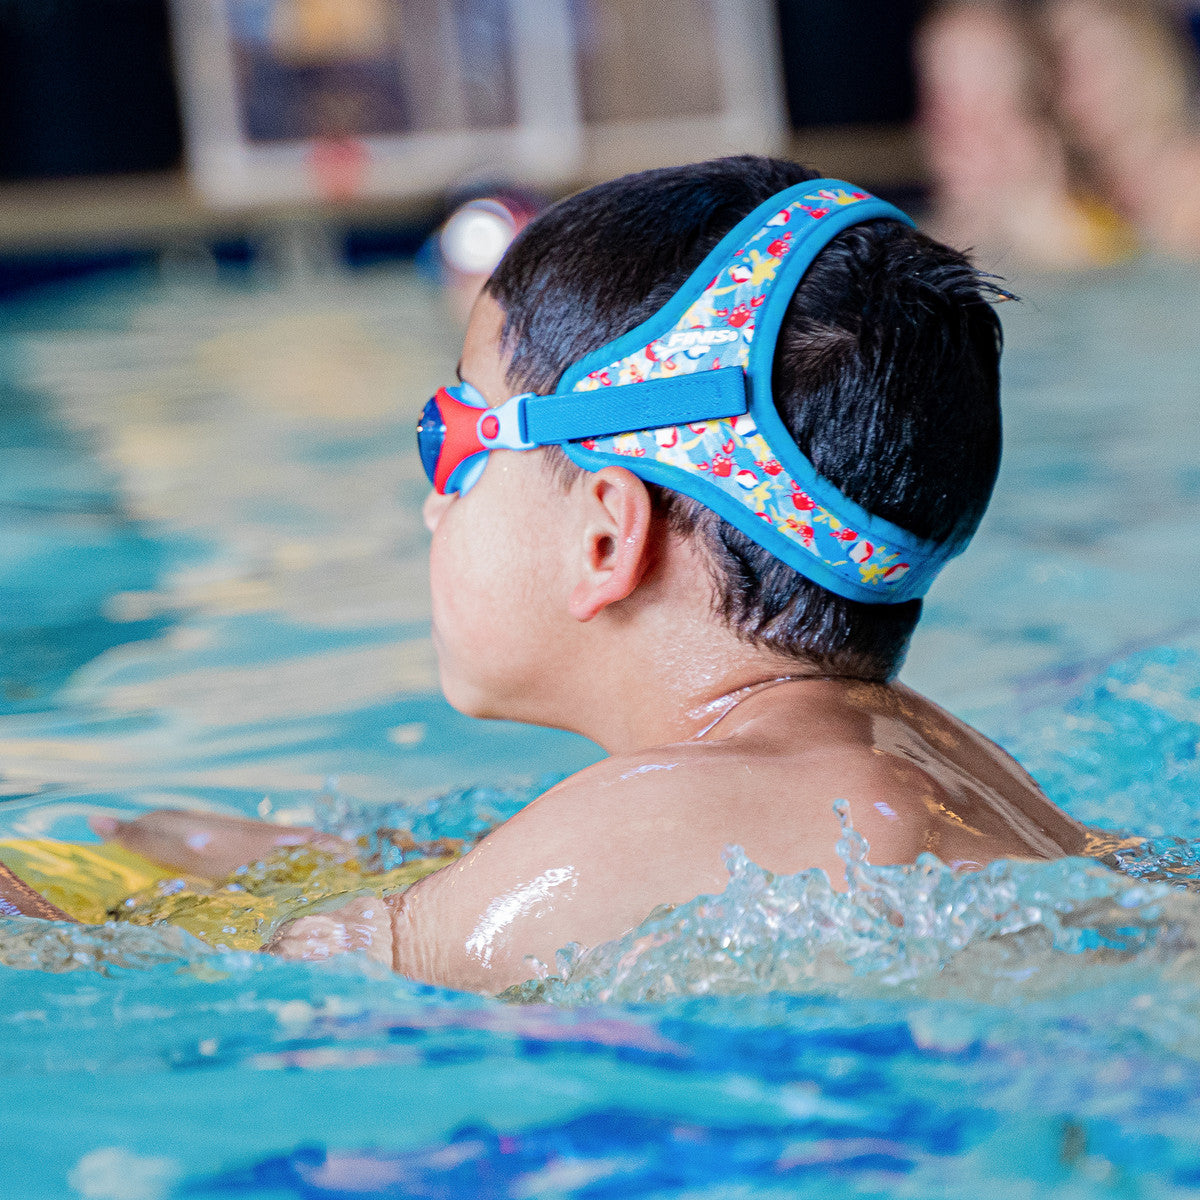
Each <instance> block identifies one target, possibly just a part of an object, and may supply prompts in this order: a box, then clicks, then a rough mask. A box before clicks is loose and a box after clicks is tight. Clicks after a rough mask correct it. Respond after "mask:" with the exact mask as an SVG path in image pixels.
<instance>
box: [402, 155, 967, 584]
mask: <svg viewBox="0 0 1200 1200" xmlns="http://www.w3.org/2000/svg"><path fill="white" fill-rule="evenodd" d="M881 219H886V220H893V221H902V222H904V223H905V224H908V225H912V224H913V221H912V220H911V218H909V217H908V216H906V215H905V214H904V213H902V212H901V211H900V210H899V209H898V208H895V207H894V206H893V205H891V204H888V203H887V202H886V201H883V200H880V199H878V198H877V197H875V196H872V195H870V194H869V193H867V192H864V191H861V190H860V189H857V188H855V187H853V185H851V184H848V183H844V182H842V181H840V180H835V179H817V180H812V181H810V182H808V183H802V184H798V185H796V186H795V187H792V188H789V189H787V190H786V191H784V192H780V193H779V194H778V195H776V196H774V197H772V198H771V199H770V200H768V201H767V202H766V203H765V204H762V205H760V206H759V207H758V208H757V209H755V210H754V211H753V212H752V213H750V215H749V216H747V217H746V218H745V219H744V220H742V221H740V222H739V223H738V224H737V226H735V227H734V228H733V229H732V230H731V231H730V232H729V233H728V234H727V235H726V236H725V237H724V238H722V239H721V241H720V243H719V244H718V245H717V246H716V247H715V248H714V249H713V250H712V252H711V253H710V254H709V255H708V256H707V257H706V258H705V260H704V261H703V262H702V263H701V264H700V266H699V267H698V268H697V269H696V270H695V271H694V272H693V273H692V275H691V276H690V277H689V278H688V280H687V281H686V282H685V283H684V284H683V286H682V287H681V288H680V289H679V290H678V291H677V292H676V293H675V295H674V296H673V297H672V298H671V299H670V300H668V301H667V303H666V304H665V305H663V307H662V308H661V309H659V311H658V312H657V313H655V314H654V316H652V317H650V318H649V320H647V321H645V322H643V323H642V324H641V325H639V326H637V328H635V329H633V330H631V331H630V332H628V333H626V334H624V335H622V336H621V337H619V338H617V339H616V340H615V341H613V342H610V343H609V344H608V345H606V346H603V347H601V348H600V349H599V350H596V351H594V352H593V353H591V354H588V355H585V356H584V357H583V358H582V359H581V360H580V361H579V362H577V363H575V364H574V365H573V366H571V367H570V368H569V369H568V370H567V371H566V373H565V374H564V375H563V377H562V380H561V382H560V383H559V387H558V390H557V391H556V392H555V393H554V394H553V395H550V396H539V395H536V394H534V393H532V392H523V393H521V394H520V395H517V396H512V397H510V398H509V399H508V400H506V401H505V402H504V403H503V404H500V405H497V406H495V407H489V406H488V404H487V401H486V400H484V398H483V397H482V396H481V395H480V394H479V392H478V391H476V389H475V388H473V387H472V386H471V385H470V384H469V383H461V384H458V385H455V386H452V387H444V388H440V389H439V390H438V392H437V394H436V395H435V396H434V397H433V398H432V399H431V400H430V401H429V402H428V404H426V406H425V410H424V412H423V413H422V415H421V420H420V422H419V423H418V425H417V441H418V446H419V449H420V454H421V461H422V463H423V465H424V467H425V473H426V474H427V475H428V476H429V479H430V482H431V483H432V484H433V486H434V488H435V489H436V490H437V491H438V492H439V493H441V494H443V495H446V494H450V493H453V492H459V493H463V492H466V491H467V490H468V489H469V488H471V487H472V486H473V485H474V483H475V482H476V481H477V480H478V479H479V476H480V475H481V474H482V473H483V468H484V466H485V465H486V462H487V455H488V453H489V452H490V451H492V450H495V449H505V450H529V449H533V448H534V447H536V446H547V445H560V446H561V447H562V448H563V450H564V452H565V453H566V454H567V456H568V457H569V458H570V459H571V460H572V461H573V462H575V463H576V464H578V465H579V466H580V467H583V468H585V469H586V470H589V471H595V470H599V469H600V468H601V467H604V466H609V465H617V466H622V467H625V468H627V469H628V470H630V471H632V472H633V473H634V474H636V475H638V476H640V477H641V478H643V479H645V480H647V481H649V482H652V483H656V484H660V485H662V486H663V487H667V488H671V489H673V490H675V491H677V492H681V493H683V494H684V495H686V496H691V497H692V498H693V499H695V500H698V501H699V502H700V503H701V504H703V505H705V506H706V507H708V508H710V509H712V510H713V511H714V512H716V513H717V514H718V515H719V516H721V517H723V518H724V519H725V520H726V521H728V522H730V524H732V525H734V526H735V527H736V528H738V529H740V530H741V531H742V532H743V533H744V534H746V536H747V537H749V538H751V539H752V540H753V541H755V542H757V543H758V544H759V545H761V546H763V547H764V548H765V549H766V550H768V551H770V552H771V553H772V554H774V555H775V556H776V557H777V558H779V559H782V560H783V561H784V562H785V563H787V564H788V565H789V566H791V567H793V568H794V569H795V570H797V571H799V572H800V574H802V575H803V576H805V577H806V578H807V579H810V580H812V581H813V582H814V583H817V584H820V585H821V586H822V587H825V588H828V589H829V590H830V591H831V592H834V593H836V594H837V595H839V596H844V597H846V598H847V599H850V600H858V601H863V602H865V603H868V604H898V603H901V602H903V601H906V600H911V599H914V598H916V597H919V596H923V595H924V594H925V592H926V591H927V590H928V588H929V585H930V584H931V583H932V582H933V579H934V577H935V576H936V575H937V573H938V571H940V570H941V568H942V567H943V566H944V565H945V563H946V562H947V561H948V560H949V559H950V558H952V557H954V556H955V555H956V554H959V553H961V552H962V550H963V549H965V547H966V541H965V540H963V539H960V540H958V541H950V542H946V543H937V542H931V541H927V540H925V539H923V538H918V537H916V536H915V535H914V534H911V533H909V532H907V531H906V530H904V529H901V528H900V527H899V526H896V525H893V524H892V523H891V522H889V521H885V520H883V518H881V517H877V516H874V515H873V514H871V513H868V512H867V511H866V510H865V509H863V508H862V507H860V506H859V505H857V504H855V503H854V501H852V500H850V499H849V498H848V497H846V496H843V495H842V494H841V492H840V491H839V490H838V489H837V488H836V487H835V486H834V485H833V484H831V483H830V482H829V481H828V480H827V479H823V478H822V477H821V476H819V475H818V474H817V472H816V470H815V468H814V467H813V465H812V464H811V463H810V462H809V461H808V459H807V458H806V457H805V456H804V455H803V454H801V452H800V450H799V449H798V447H797V446H796V444H795V442H794V441H793V440H792V438H791V435H790V434H789V433H788V431H787V428H786V427H785V426H784V424H783V420H782V419H781V418H780V416H779V413H778V411H777V409H776V407H775V402H774V400H773V398H772V396H771V370H772V366H773V362H774V357H775V343H776V341H777V339H778V336H779V329H780V326H781V325H782V323H783V318H784V314H785V313H786V311H787V308H788V304H789V303H790V301H791V298H792V295H793V294H794V292H795V291H796V288H797V287H798V286H799V284H800V281H801V279H802V278H803V277H804V273H805V272H806V271H807V270H808V267H809V266H810V265H811V263H812V261H813V259H814V258H816V256H817V254H818V253H820V251H821V250H822V249H823V248H824V247H825V246H826V245H827V244H828V243H829V242H830V240H831V239H833V238H834V237H836V236H837V235H838V234H839V233H841V232H842V231H843V230H844V229H847V228H849V227H851V226H853V225H858V224H861V223H863V222H865V221H876V220H881Z"/></svg>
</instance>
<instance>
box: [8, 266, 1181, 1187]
mask: <svg viewBox="0 0 1200 1200" xmlns="http://www.w3.org/2000/svg"><path fill="white" fill-rule="evenodd" d="M1198 282H1200V281H1198V280H1197V278H1196V276H1195V274H1194V272H1190V271H1187V270H1184V269H1181V268H1174V267H1168V266H1165V265H1162V264H1154V263H1149V262H1147V263H1141V264H1135V265H1133V266H1130V267H1126V268H1123V269H1122V271H1121V272H1118V273H1114V274H1112V275H1097V276H1091V277H1085V278H1081V279H1078V280H1074V281H1071V282H1070V283H1069V284H1063V285H1058V284H1050V283H1048V282H1040V283H1037V284H1036V285H1030V286H1027V287H1022V286H1020V281H1017V283H1018V287H1017V290H1018V291H1025V292H1027V293H1028V294H1029V296H1030V299H1029V300H1028V301H1027V302H1026V304H1025V305H1024V306H1023V307H1022V308H1020V309H1017V308H1016V306H1012V305H1006V306H1005V310H1006V311H1005V322H1006V330H1007V335H1008V342H1009V351H1008V364H1007V368H1006V379H1007V389H1008V393H1007V404H1008V427H1007V454H1008V458H1007V465H1006V467H1005V471H1004V473H1003V475H1002V478H1001V484H1000V487H999V489H998V493H997V498H996V503H995V505H994V507H993V509H992V511H991V513H990V514H989V517H988V518H987V521H986V522H985V526H984V529H983V530H982V531H981V534H980V537H979V540H978V543H977V545H976V546H975V547H973V548H972V550H971V552H970V553H969V554H967V555H966V556H964V558H963V559H961V560H958V561H956V562H955V563H954V564H953V565H952V566H951V568H950V569H949V571H948V572H947V575H946V577H945V579H944V581H943V582H942V583H940V584H939V586H938V587H937V588H936V589H935V591H934V593H933V596H932V597H931V600H930V603H929V605H928V611H927V618H926V621H925V623H924V624H923V627H922V632H921V633H920V634H919V635H918V638H917V641H916V644H915V646H914V652H913V656H912V659H911V662H910V665H909V667H908V668H907V670H906V678H907V679H908V681H909V682H911V683H912V684H913V685H914V686H917V687H918V688H920V689H921V690H925V691H927V692H929V693H931V694H932V695H933V696H934V698H935V699H938V700H940V701H942V702H943V703H946V704H947V705H948V706H950V707H951V708H953V709H954V710H955V711H957V712H960V713H961V714H962V715H964V716H966V717H968V718H970V719H974V720H976V721H977V722H979V723H980V725H981V726H982V727H983V728H984V730H985V732H988V733H989V734H991V735H992V736H994V737H996V738H998V739H999V740H1000V741H1001V742H1002V743H1003V744H1004V745H1006V746H1007V747H1008V748H1009V749H1010V750H1012V751H1013V752H1014V753H1015V754H1016V755H1017V756H1018V757H1019V758H1020V759H1021V760H1022V762H1023V763H1025V765H1026V766H1027V767H1028V768H1029V769H1030V770H1031V771H1032V772H1033V773H1034V774H1035V776H1036V777H1037V778H1038V779H1039V780H1040V781H1041V782H1042V784H1043V786H1045V787H1046V788H1047V790H1048V791H1049V792H1050V794H1051V795H1052V796H1053V797H1054V799H1056V800H1057V801H1058V802H1059V803H1061V804H1063V805H1064V807H1066V808H1068V809H1069V810H1070V811H1071V812H1072V813H1073V814H1074V815H1076V816H1077V817H1079V818H1081V819H1083V820H1086V821H1088V822H1089V823H1091V824H1092V825H1093V826H1095V827H1096V828H1097V836H1096V842H1095V847H1094V849H1095V852H1096V854H1097V856H1098V857H1097V858H1094V859H1078V860H1069V861H1065V862H1059V863H998V864H993V865H992V866H991V867H989V868H987V869H986V870H984V871H982V872H975V873H971V874H962V875H955V874H953V873H952V872H950V871H949V870H948V869H947V868H945V867H944V866H942V865H941V864H939V863H937V862H936V861H934V860H925V861H922V862H921V863H919V864H917V865H916V866H915V867H910V868H896V867H874V866H872V865H871V864H870V862H869V850H868V849H867V848H866V847H865V846H864V845H863V844H862V842H861V839H858V838H857V837H856V835H854V834H853V833H852V832H848V833H847V836H846V837H845V838H844V840H843V846H842V848H843V851H844V857H845V859H846V860H847V870H848V879H849V883H850V888H849V890H848V891H846V892H835V891H834V890H833V889H832V888H831V887H830V885H829V882H828V881H827V880H826V879H825V878H824V877H823V876H821V875H820V874H818V873H802V874H801V875H798V876H794V877H791V878H783V877H773V876H771V875H769V874H768V873H766V872H764V871H762V870H761V869H759V868H758V867H756V866H755V865H754V864H753V863H750V862H747V861H746V860H745V859H744V857H741V856H739V855H738V854H737V853H736V852H731V854H730V856H729V861H728V865H729V868H730V883H729V886H728V887H727V888H726V890H725V891H724V892H723V893H722V894H721V895H719V896H713V897H701V898H698V899H697V900H695V901H693V902H691V903H690V904H687V905H681V906H679V907H677V908H675V909H674V910H672V911H660V912H658V913H655V914H651V915H650V916H649V917H648V919H647V920H646V921H645V922H644V923H643V925H642V926H641V927H639V929H637V930H635V931H633V932H631V933H630V934H629V935H627V936H626V937H625V938H623V939H621V940H620V941H619V942H617V943H613V944H612V945H609V946H604V947H597V948H594V949H592V950H591V951H589V952H587V953H584V954H580V953H577V952H574V951H571V950H566V951H564V953H563V954H562V955H561V956H560V959H559V961H558V962H557V963H552V964H546V966H545V971H544V973H543V974H544V977H543V978H538V979H535V980H534V981H532V982H531V984H529V985H527V986H526V988H524V989H522V990H521V991H520V992H519V993H514V994H513V995H511V996H510V997H508V998H507V999H508V1001H509V1002H500V1001H496V1000H490V999H484V998H479V997H471V996H462V995H456V994H452V993H448V992H443V991H438V990H437V989H432V988H427V987H423V986H420V985H416V984H413V983H410V982H408V981H405V980H402V979H398V978H395V977H392V976H391V975H389V974H387V973H385V972H383V971H381V970H380V969H379V968H377V967H375V966H372V965H371V964H370V963H368V962H366V961H365V960H358V959H349V960H345V961H342V962H338V963H336V964H335V965H333V966H328V965H325V966H321V967H317V966H308V965H304V964H294V963H284V962H279V961H276V960H273V959H271V958H269V957H267V956H263V955H258V954H251V953H237V952H224V951H220V950H217V949H214V948H213V947H212V946H206V945H205V944H204V943H203V942H201V941H199V940H198V939H195V938H191V937H190V936H189V935H188V934H186V933H185V932H183V931H181V930H178V929H173V928H172V927H170V926H156V927H154V928H141V927H137V926H133V925H129V924H120V923H118V924H113V925H109V926H105V927H102V928H98V929H97V928H93V929H71V928H67V927H64V926H60V925H55V924H51V923H46V922H38V921H29V920H22V919H19V918H16V919H7V920H4V921H2V922H0V963H2V964H3V969H0V988H2V989H3V1003H2V1004H0V1073H2V1079H0V1085H2V1086H3V1096H4V1110H5V1131H6V1137H5V1139H4V1140H3V1142H2V1143H0V1170H3V1171H5V1173H6V1175H5V1177H6V1178H8V1179H19V1180H21V1181H22V1185H23V1191H22V1193H21V1194H22V1195H28V1196H30V1197H33V1198H35V1200H40V1198H41V1197H60V1196H65V1197H103V1196H109V1197H113V1198H116V1197H122V1196H123V1197H125V1198H126V1200H131V1198H133V1197H138V1198H139V1200H142V1198H146V1200H171V1198H173V1197H183V1196H187V1197H193V1198H195V1197H199V1198H200V1200H206V1198H215V1197H230V1196H238V1197H252V1198H255V1200H279V1198H280V1197H293V1196H294V1197H323V1198H330V1197H335V1196H336V1197H339V1198H344V1197H346V1196H360V1197H361V1196H381V1197H401V1196H404V1197H409V1196H470V1197H497V1198H499V1197H538V1196H556V1197H558V1196H563V1197H566V1196H571V1197H589V1198H593V1197H608V1196H612V1197H616V1196H645V1197H651V1196H653V1197H660V1196H661V1197H666V1196H671V1197H682V1196H687V1197H701V1196H703V1197H709V1196H711V1197H721V1198H722V1200H724V1198H726V1197H733V1198H737V1197H756V1198H757V1197H767V1196H804V1195H809V1194H812V1195H814V1196H828V1195H830V1194H831V1193H832V1192H833V1191H834V1190H835V1189H836V1191H837V1192H838V1193H839V1194H840V1193H850V1194H861V1195H877V1196H888V1197H900V1196H914V1197H915V1196H919V1197H923V1198H924V1197H937V1196H956V1197H957V1196H962V1195H966V1194H998V1195H1006V1196H1007V1195H1013V1196H1021V1197H1037V1196H1051V1195H1053V1196H1055V1197H1064V1196H1065V1197H1073V1196H1108V1195H1112V1196H1122V1197H1124V1196H1136V1197H1159V1196H1188V1195H1195V1194H1197V1193H1198V1192H1200V1152H1197V1150H1196V1139H1195V1129H1196V1128H1197V1125H1198V1122H1200V1106H1198V1103H1197V1100H1196V1097H1197V1096H1198V1095H1200V1039H1198V1037H1197V1034H1198V1033H1200V1011H1198V1005H1197V1000H1196V996H1197V995H1198V994H1200V988H1198V986H1197V985H1198V983H1200V980H1198V979H1197V971H1198V969H1200V968H1198V966H1197V964H1198V962H1200V959H1198V958H1197V946H1198V944H1200V924H1198V922H1200V911H1198V910H1197V904H1198V903H1200V896H1197V893H1196V887H1197V884H1198V882H1200V841H1198V840H1197V839H1200V786H1198V784H1200V765H1198V761H1200V756H1198V752H1197V748H1198V743H1200V627H1198V623H1197V620H1196V615H1195V614H1196V604H1195V597H1194V592H1195V580H1196V579H1197V578H1200V486H1198V480H1200V477H1198V476H1197V474H1196V467H1195V463H1196V462H1197V461H1198V459H1200V455H1198V451H1200V445H1198V442H1200V433H1198V432H1197V428H1196V422H1195V419H1194V406H1195V384H1194V380H1195V379H1196V378H1197V377H1200V348H1198V347H1197V345H1196V341H1195V336H1194V330H1193V325H1194V321H1193V319H1192V317H1191V315H1190V314H1192V313H1194V310H1195V301H1194V297H1195V295H1196V288H1197V283H1198ZM3 335H4V347H5V349H4V353H3V355H2V356H0V359H2V366H3V372H2V374H3V379H4V383H3V388H4V391H3V394H2V396H0V400H2V401H3V405H2V407H0V435H2V441H0V446H2V451H0V452H2V454H3V458H4V465H5V470H4V471H3V472H0V518H2V519H0V529H3V531H4V532H3V533H0V592H2V593H3V596H4V603H3V604H2V605H0V610H2V611H0V683H2V685H3V687H4V689H5V695H6V700H5V701H4V702H3V703H4V704H5V705H6V707H4V708H3V709H0V798H2V799H0V833H3V835H4V836H9V837H14V836H15V837H22V836H25V837H46V836H49V837H60V838H66V839H76V840H83V839H86V838H87V837H88V836H89V835H88V832H87V827H86V823H85V820H84V818H85V817H86V815H87V814H88V813H90V812H96V811H105V812H112V813H129V812H133V811H137V810H139V809H141V808H145V807H151V806H155V805H159V804H163V803H166V804H171V805H177V806H185V807H208V808H211V809H214V810H217V811H230V812H240V813H244V814H246V815H252V816H254V815H257V816H263V817H266V818H267V819H272V818H276V819H282V820H311V821H315V822H317V823H318V824H321V825H322V826H323V827H325V828H328V829H331V830H335V831H340V832H344V833H347V834H351V835H353V836H355V837H358V836H362V837H363V838H364V839H365V842H366V845H365V848H364V854H365V855H366V856H367V857H369V858H370V859H371V860H372V862H373V863H374V864H375V865H376V866H380V867H384V868H387V867H389V866H394V865H395V863H394V862H392V861H390V860H389V859H388V855H389V854H392V853H394V852H395V849H396V843H395V842H394V840H392V839H390V837H389V836H386V835H380V833H379V831H380V830H381V829H384V828H395V827H404V828H407V829H409V830H410V831H411V832H412V835H413V837H414V838H415V839H416V840H417V841H420V842H434V841H436V840H437V839H439V838H451V839H461V840H465V841H468V842H469V841H470V840H472V839H474V838H476V837H478V836H480V835H481V834H482V833H483V832H485V831H486V829H487V828H489V827H490V826H491V825H492V824H494V823H495V822H496V821H498V820H502V819H504V818H505V817H507V816H508V815H510V814H511V813H512V812H514V811H516V810H517V809H519V807H520V806H521V805H523V804H524V803H526V802H528V800H529V799H530V798H531V797H532V796H533V795H535V794H537V792H538V791H539V790H540V789H541V788H542V787H544V786H545V785H546V783H547V782H549V781H551V780H552V779H553V778H557V777H561V776H562V775H563V774H566V773H569V772H570V771H572V770H574V769H577V768H578V767H579V766H581V765H584V764H585V763H586V762H588V761H590V760H591V758H592V757H593V756H594V751H593V750H592V749H591V748H590V747H588V746H586V745H584V744H582V743H580V742H579V741H578V740H577V739H572V738H569V737H567V736H565V735H556V734H551V733H547V732H546V731H538V730H522V729H517V728H511V727H495V726H487V725H480V724H477V723H473V722H469V721H467V720H466V719H464V718H462V717H459V716H458V715H457V714H455V713H454V712H453V711H452V710H450V709H449V708H448V707H447V706H446V705H445V704H444V702H443V701H441V700H440V698H438V697H437V695H436V692H435V690H434V688H435V679H434V671H433V659H432V655H431V653H430V648H429V645H428V641H427V637H426V629H427V619H428V608H427V601H426V599H425V591H424V589H425V579H424V565H423V559H424V535H423V533H422V531H421V528H420V524H419V514H418V501H419V498H420V495H421V493H422V490H423V483H422V479H421V475H420V467H419V464H418V462H417V458H416V455H415V453H414V452H413V451H412V449H411V446H410V437H411V433H410V422H411V421H412V420H413V419H415V414H416V412H417V410H418V409H419V407H420V405H421V404H422V403H423V401H424V399H425V398H426V396H427V395H428V394H429V392H430V391H432V389H433V387H434V386H436V385H437V384H438V383H440V382H443V381H444V379H445V378H448V377H449V374H450V372H451V371H452V369H453V362H454V358H455V356H456V353H457V346H456V345H454V335H453V332H452V331H451V330H450V329H449V327H448V324H447V321H446V319H445V317H444V316H443V315H442V314H441V313H440V311H439V310H438V307H437V302H436V300H435V299H434V298H433V297H432V296H431V294H429V293H428V292H426V291H424V290H423V289H422V287H421V286H420V285H419V284H417V283H416V281H415V280H413V279H412V278H410V277H408V276H406V275H403V274H400V275H397V274H396V273H380V274H377V275H364V276H359V277H356V278H354V279H314V280H309V281H307V283H306V284H305V286H303V287H301V286H293V285H288V284H267V283H263V284H258V285H254V286H248V287H239V288H233V287H228V286H224V285H221V284H219V283H212V282H209V283H203V284H202V283H192V284H188V283H182V282H179V281H167V282H155V281H144V282H142V283H140V284H136V285H129V286H125V285H121V286H118V287H116V288H110V289H108V290H102V291H99V292H97V291H83V292H80V293H72V294H69V295H68V294H64V295H61V296H57V297H51V298H49V299H48V300H47V301H46V302H45V303H44V304H42V305H34V306H28V305H27V306H24V307H22V308H19V309H13V310H10V311H9V312H7V313H6V314H5V315H4V318H3ZM849 818H850V820H851V821H852V820H853V813H850V814H849ZM39 968H40V969H39ZM532 970H533V968H532V967H531V971H532ZM517 1000H519V1001H522V1003H513V1002H512V1001H517Z"/></svg>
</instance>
